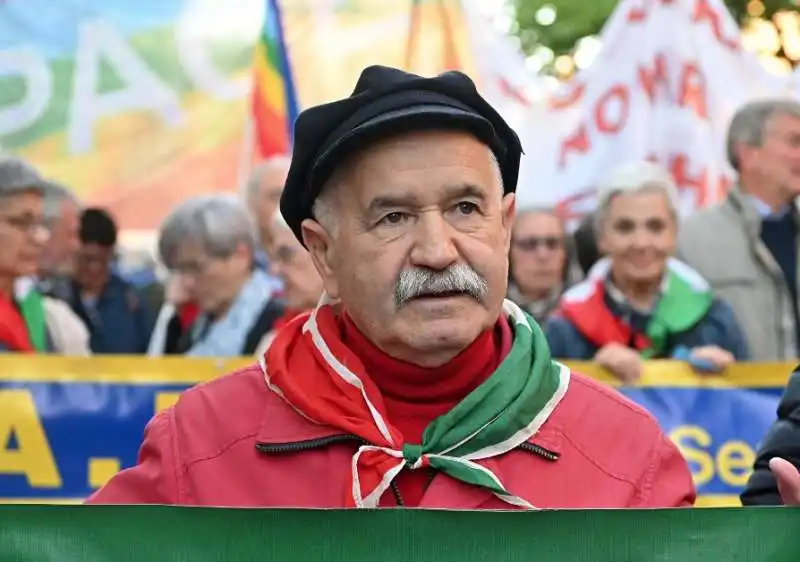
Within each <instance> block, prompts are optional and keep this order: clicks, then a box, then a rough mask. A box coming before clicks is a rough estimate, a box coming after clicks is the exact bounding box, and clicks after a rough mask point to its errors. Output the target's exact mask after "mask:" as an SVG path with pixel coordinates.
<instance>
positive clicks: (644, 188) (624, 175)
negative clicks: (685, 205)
mask: <svg viewBox="0 0 800 562" xmlns="http://www.w3.org/2000/svg"><path fill="white" fill-rule="evenodd" d="M652 191H657V192H661V193H663V194H664V196H665V197H666V199H667V204H668V205H669V210H670V212H671V213H672V215H673V216H674V217H676V218H677V216H678V206H679V201H680V197H679V193H678V186H677V185H675V180H673V179H672V175H670V173H669V172H668V171H667V170H665V169H664V168H662V167H661V166H659V165H658V164H654V163H652V162H648V161H646V160H642V161H638V162H630V163H628V164H623V165H622V166H619V167H617V168H614V169H613V170H612V171H611V173H610V174H609V175H608V176H607V177H606V178H605V179H604V180H603V181H602V182H600V184H599V185H598V186H597V209H596V211H595V214H594V220H595V228H596V229H597V230H598V231H599V230H600V229H601V228H602V226H603V222H604V221H605V216H606V214H607V213H608V208H609V206H610V205H611V200H612V199H614V197H616V196H617V195H621V194H625V195H634V194H638V193H643V192H652Z"/></svg>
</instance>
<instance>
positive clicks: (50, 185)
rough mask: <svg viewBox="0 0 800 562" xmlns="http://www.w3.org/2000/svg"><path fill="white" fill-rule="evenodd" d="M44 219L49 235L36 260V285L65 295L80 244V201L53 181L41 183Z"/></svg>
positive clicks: (59, 294) (49, 291) (62, 295)
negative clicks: (37, 278) (37, 277)
mask: <svg viewBox="0 0 800 562" xmlns="http://www.w3.org/2000/svg"><path fill="white" fill-rule="evenodd" d="M43 210H44V219H45V225H46V226H47V228H48V230H49V231H50V238H49V240H48V242H47V244H45V246H44V250H43V252H42V257H41V259H40V260H39V286H40V289H41V290H42V291H43V292H44V293H45V294H48V295H51V296H53V297H56V298H59V299H62V300H66V299H68V298H69V292H70V291H69V285H70V284H69V275H70V274H71V273H72V269H73V264H74V262H75V256H76V253H77V251H78V247H79V245H80V240H79V238H78V223H79V218H80V213H81V203H80V201H79V200H78V199H77V198H76V197H75V195H73V194H72V192H70V190H69V189H67V188H66V187H64V186H63V185H61V184H58V183H56V182H53V181H47V182H45V184H44V205H43Z"/></svg>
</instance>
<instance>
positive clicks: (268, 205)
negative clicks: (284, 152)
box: [251, 162, 288, 247]
mask: <svg viewBox="0 0 800 562" xmlns="http://www.w3.org/2000/svg"><path fill="white" fill-rule="evenodd" d="M287 173H288V168H286V167H285V166H284V165H282V164H278V163H277V162H275V164H274V165H273V166H270V167H269V168H268V169H267V170H266V171H265V173H264V175H263V176H262V178H261V181H260V189H259V191H258V194H257V195H256V197H255V200H254V201H251V205H252V206H253V209H252V212H253V213H255V216H256V220H257V222H258V228H259V234H260V235H261V238H262V242H263V243H264V244H265V246H267V247H268V246H269V237H270V230H271V226H272V218H273V215H274V213H275V210H276V209H277V208H278V203H280V199H281V193H282V192H283V185H284V183H286V174H287Z"/></svg>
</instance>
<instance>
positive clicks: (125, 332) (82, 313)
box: [69, 273, 154, 355]
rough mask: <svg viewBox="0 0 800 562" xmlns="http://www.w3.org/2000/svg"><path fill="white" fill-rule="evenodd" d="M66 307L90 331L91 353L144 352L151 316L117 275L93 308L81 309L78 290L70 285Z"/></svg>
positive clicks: (112, 276)
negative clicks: (70, 289) (67, 306)
mask: <svg viewBox="0 0 800 562" xmlns="http://www.w3.org/2000/svg"><path fill="white" fill-rule="evenodd" d="M69 305H70V306H71V307H72V310H74V311H75V314H77V315H78V316H79V317H80V318H81V320H83V321H84V323H85V324H86V326H87V328H89V334H90V336H91V337H90V346H91V349H92V353H95V354H102V353H113V354H133V355H136V354H141V353H146V352H147V344H148V343H149V341H150V333H151V332H152V330H153V323H154V318H153V314H152V313H151V311H150V310H149V308H148V307H147V305H146V304H145V302H144V300H143V299H142V297H141V296H140V295H139V293H138V291H137V290H136V289H135V288H134V287H133V286H131V284H130V283H128V282H127V281H125V280H124V279H122V278H121V277H120V276H119V275H117V274H116V273H112V274H111V277H110V278H109V280H108V283H106V286H105V287H104V288H103V292H102V293H101V294H100V296H99V297H98V298H97V302H96V303H95V305H94V307H92V308H87V307H86V306H85V305H84V303H83V302H82V300H81V295H80V288H79V287H78V286H77V285H75V284H74V283H73V285H72V291H71V294H70V297H69Z"/></svg>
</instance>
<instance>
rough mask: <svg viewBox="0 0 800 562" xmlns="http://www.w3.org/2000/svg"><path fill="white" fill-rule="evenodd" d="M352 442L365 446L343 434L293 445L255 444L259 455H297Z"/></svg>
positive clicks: (356, 439) (351, 436)
mask: <svg viewBox="0 0 800 562" xmlns="http://www.w3.org/2000/svg"><path fill="white" fill-rule="evenodd" d="M348 441H352V442H354V443H360V444H361V445H366V443H367V442H366V441H364V440H363V439H361V438H360V437H357V436H355V435H349V434H346V433H343V434H341V435H330V436H328V437H320V438H318V439H308V440H306V441H295V442H293V443H256V450H258V452H260V453H299V452H300V451H309V450H311V449H317V448H319V447H327V446H328V445H335V444H336V443H346V442H348Z"/></svg>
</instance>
